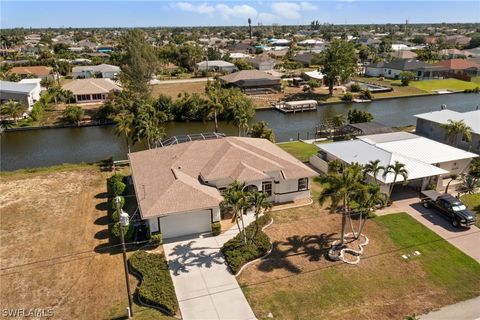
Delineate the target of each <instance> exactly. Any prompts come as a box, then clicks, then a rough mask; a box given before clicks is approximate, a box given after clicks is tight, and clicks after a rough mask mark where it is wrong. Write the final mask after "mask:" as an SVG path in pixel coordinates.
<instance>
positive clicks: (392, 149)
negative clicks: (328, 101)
mask: <svg viewBox="0 0 480 320" xmlns="http://www.w3.org/2000/svg"><path fill="white" fill-rule="evenodd" d="M317 146H318V147H319V148H320V149H321V150H323V151H324V152H326V153H327V154H329V155H332V156H333V157H334V158H337V159H340V160H342V161H343V162H345V163H349V164H351V163H354V162H357V163H359V164H363V165H365V164H367V163H368V162H370V161H375V160H380V165H381V166H384V167H386V166H388V165H391V164H394V163H395V161H398V162H400V163H402V164H404V165H405V169H406V170H407V172H408V179H407V180H409V181H410V180H416V179H420V178H426V177H432V176H440V175H446V174H448V173H449V172H450V169H451V168H452V166H451V165H450V164H451V163H452V162H457V161H458V162H460V161H463V160H465V161H467V162H466V163H467V164H468V162H469V160H470V159H471V158H474V157H476V156H477V155H476V154H474V153H471V152H467V151H464V150H461V149H458V148H454V147H451V146H449V145H446V144H443V143H440V142H437V141H434V140H431V139H427V138H424V137H421V136H417V135H414V134H411V133H407V132H392V133H383V134H375V135H365V136H359V137H358V140H349V141H341V142H333V143H326V144H317ZM445 163H448V164H449V165H448V166H447V165H442V164H445ZM455 166H456V165H455ZM457 169H458V170H463V169H465V168H464V166H463V167H462V166H460V165H458V168H457ZM376 178H377V180H378V181H381V182H383V183H385V184H389V183H392V182H393V178H394V176H393V174H392V173H389V174H388V175H387V176H386V177H383V172H380V173H379V175H378V176H377V177H376ZM402 180H403V178H402V177H397V181H402Z"/></svg>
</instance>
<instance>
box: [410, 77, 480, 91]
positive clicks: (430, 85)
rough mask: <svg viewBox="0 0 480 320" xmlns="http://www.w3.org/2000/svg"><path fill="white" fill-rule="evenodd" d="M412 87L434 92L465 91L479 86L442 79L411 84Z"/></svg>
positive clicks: (456, 80)
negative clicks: (444, 90) (443, 90)
mask: <svg viewBox="0 0 480 320" xmlns="http://www.w3.org/2000/svg"><path fill="white" fill-rule="evenodd" d="M409 86H410V87H415V88H417V89H420V90H425V91H428V92H433V91H434V90H442V89H446V90H453V91H463V90H465V89H475V88H476V87H478V84H476V83H473V82H467V81H462V80H458V79H441V80H422V81H412V82H410V85H409Z"/></svg>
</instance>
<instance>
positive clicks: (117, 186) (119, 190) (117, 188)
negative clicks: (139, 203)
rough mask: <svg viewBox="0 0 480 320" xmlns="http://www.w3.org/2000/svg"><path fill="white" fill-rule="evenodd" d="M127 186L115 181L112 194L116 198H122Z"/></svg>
mask: <svg viewBox="0 0 480 320" xmlns="http://www.w3.org/2000/svg"><path fill="white" fill-rule="evenodd" d="M126 188H127V185H126V184H125V183H123V182H121V181H115V182H114V183H113V185H112V193H113V194H114V195H115V196H120V195H122V194H123V193H124V192H125V189H126Z"/></svg>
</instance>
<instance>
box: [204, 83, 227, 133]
mask: <svg viewBox="0 0 480 320" xmlns="http://www.w3.org/2000/svg"><path fill="white" fill-rule="evenodd" d="M205 93H206V95H207V97H208V100H209V101H208V108H209V111H210V112H209V113H213V119H214V121H215V132H218V114H219V113H221V112H223V105H222V104H221V102H220V94H221V85H220V82H218V81H215V82H213V83H211V82H210V81H208V82H207V85H206V86H205Z"/></svg>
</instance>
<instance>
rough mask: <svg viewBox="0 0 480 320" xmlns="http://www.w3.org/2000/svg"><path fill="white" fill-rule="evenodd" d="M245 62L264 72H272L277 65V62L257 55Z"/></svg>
mask: <svg viewBox="0 0 480 320" xmlns="http://www.w3.org/2000/svg"><path fill="white" fill-rule="evenodd" d="M247 61H248V62H249V63H250V64H251V65H252V66H253V67H254V68H255V69H257V70H260V71H266V70H273V68H274V67H275V65H276V64H277V60H275V59H272V58H270V57H269V56H267V55H265V54H261V55H258V56H256V57H254V58H251V59H247Z"/></svg>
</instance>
